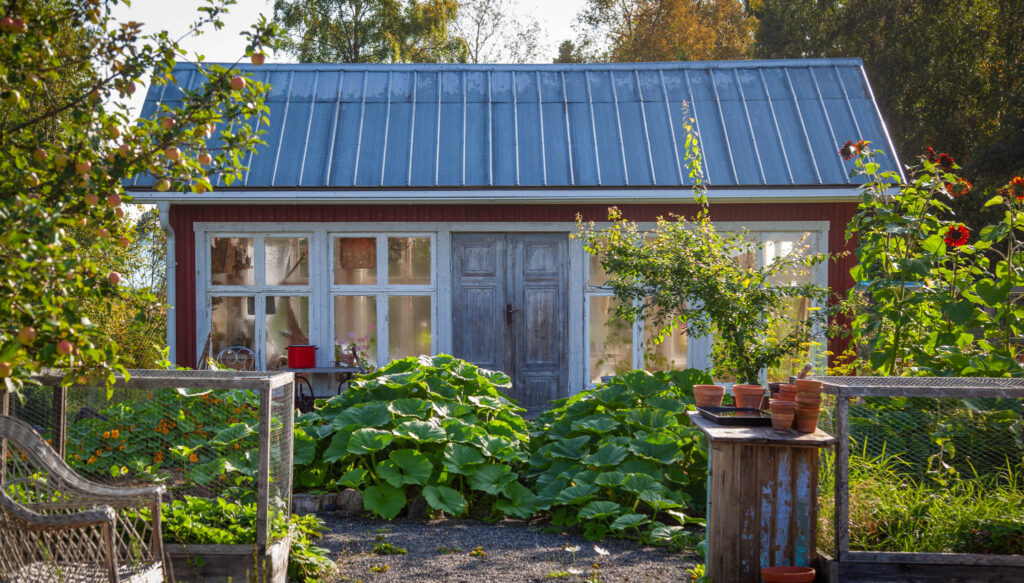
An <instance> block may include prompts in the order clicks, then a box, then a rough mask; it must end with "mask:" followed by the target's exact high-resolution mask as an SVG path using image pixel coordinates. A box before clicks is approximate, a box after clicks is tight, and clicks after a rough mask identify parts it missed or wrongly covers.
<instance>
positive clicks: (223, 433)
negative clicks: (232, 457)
mask: <svg viewBox="0 0 1024 583" xmlns="http://www.w3.org/2000/svg"><path fill="white" fill-rule="evenodd" d="M255 432H256V431H255V430H254V429H253V428H252V426H250V425H249V424H248V423H245V422H241V423H234V424H232V425H229V426H228V427H227V429H222V430H220V431H219V432H217V435H215V436H214V437H213V439H211V440H210V443H212V444H213V445H228V444H230V443H234V442H236V441H238V440H239V439H242V438H244V437H248V436H250V435H252V434H253V433H255Z"/></svg>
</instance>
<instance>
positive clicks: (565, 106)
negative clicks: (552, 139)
mask: <svg viewBox="0 0 1024 583" xmlns="http://www.w3.org/2000/svg"><path fill="white" fill-rule="evenodd" d="M558 76H559V77H560V78H561V79H562V112H563V113H564V114H565V143H566V144H567V145H568V152H567V156H566V158H567V159H568V160H569V184H576V174H575V172H574V168H573V163H572V155H573V149H572V131H571V128H570V126H569V118H570V117H572V116H570V115H569V96H568V94H567V93H566V91H565V72H560V73H559V74H558Z"/></svg>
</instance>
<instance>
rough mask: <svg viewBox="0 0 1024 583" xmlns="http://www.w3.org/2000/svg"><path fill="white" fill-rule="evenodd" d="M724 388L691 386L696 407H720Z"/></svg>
mask: <svg viewBox="0 0 1024 583" xmlns="http://www.w3.org/2000/svg"><path fill="white" fill-rule="evenodd" d="M723 396H725V387H721V386H718V385H693V400H694V402H696V404H697V406H698V407H721V406H722V397H723Z"/></svg>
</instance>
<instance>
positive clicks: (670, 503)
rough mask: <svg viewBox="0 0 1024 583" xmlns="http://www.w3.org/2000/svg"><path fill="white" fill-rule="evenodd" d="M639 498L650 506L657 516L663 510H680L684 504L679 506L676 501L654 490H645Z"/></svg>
mask: <svg viewBox="0 0 1024 583" xmlns="http://www.w3.org/2000/svg"><path fill="white" fill-rule="evenodd" d="M639 498H640V500H641V501H642V502H644V503H646V504H647V505H648V506H650V507H651V508H652V509H653V510H654V513H655V514H658V513H659V512H661V511H663V510H668V509H670V508H679V507H680V506H682V504H679V503H678V502H675V501H674V500H670V499H668V498H666V497H664V496H662V495H661V493H660V492H656V491H654V490H644V491H642V492H640V495H639Z"/></svg>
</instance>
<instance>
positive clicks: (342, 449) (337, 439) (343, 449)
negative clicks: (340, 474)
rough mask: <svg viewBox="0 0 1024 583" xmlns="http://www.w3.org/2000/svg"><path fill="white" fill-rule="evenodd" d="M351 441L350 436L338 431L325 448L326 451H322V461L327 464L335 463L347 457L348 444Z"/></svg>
mask: <svg viewBox="0 0 1024 583" xmlns="http://www.w3.org/2000/svg"><path fill="white" fill-rule="evenodd" d="M350 439H352V434H351V433H347V432H344V431H340V432H338V433H335V434H334V437H332V438H331V443H330V445H328V446H327V450H326V451H324V461H325V462H327V463H331V462H336V461H338V460H340V459H341V458H343V457H345V456H346V455H348V453H349V451H348V442H349V440H350Z"/></svg>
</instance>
